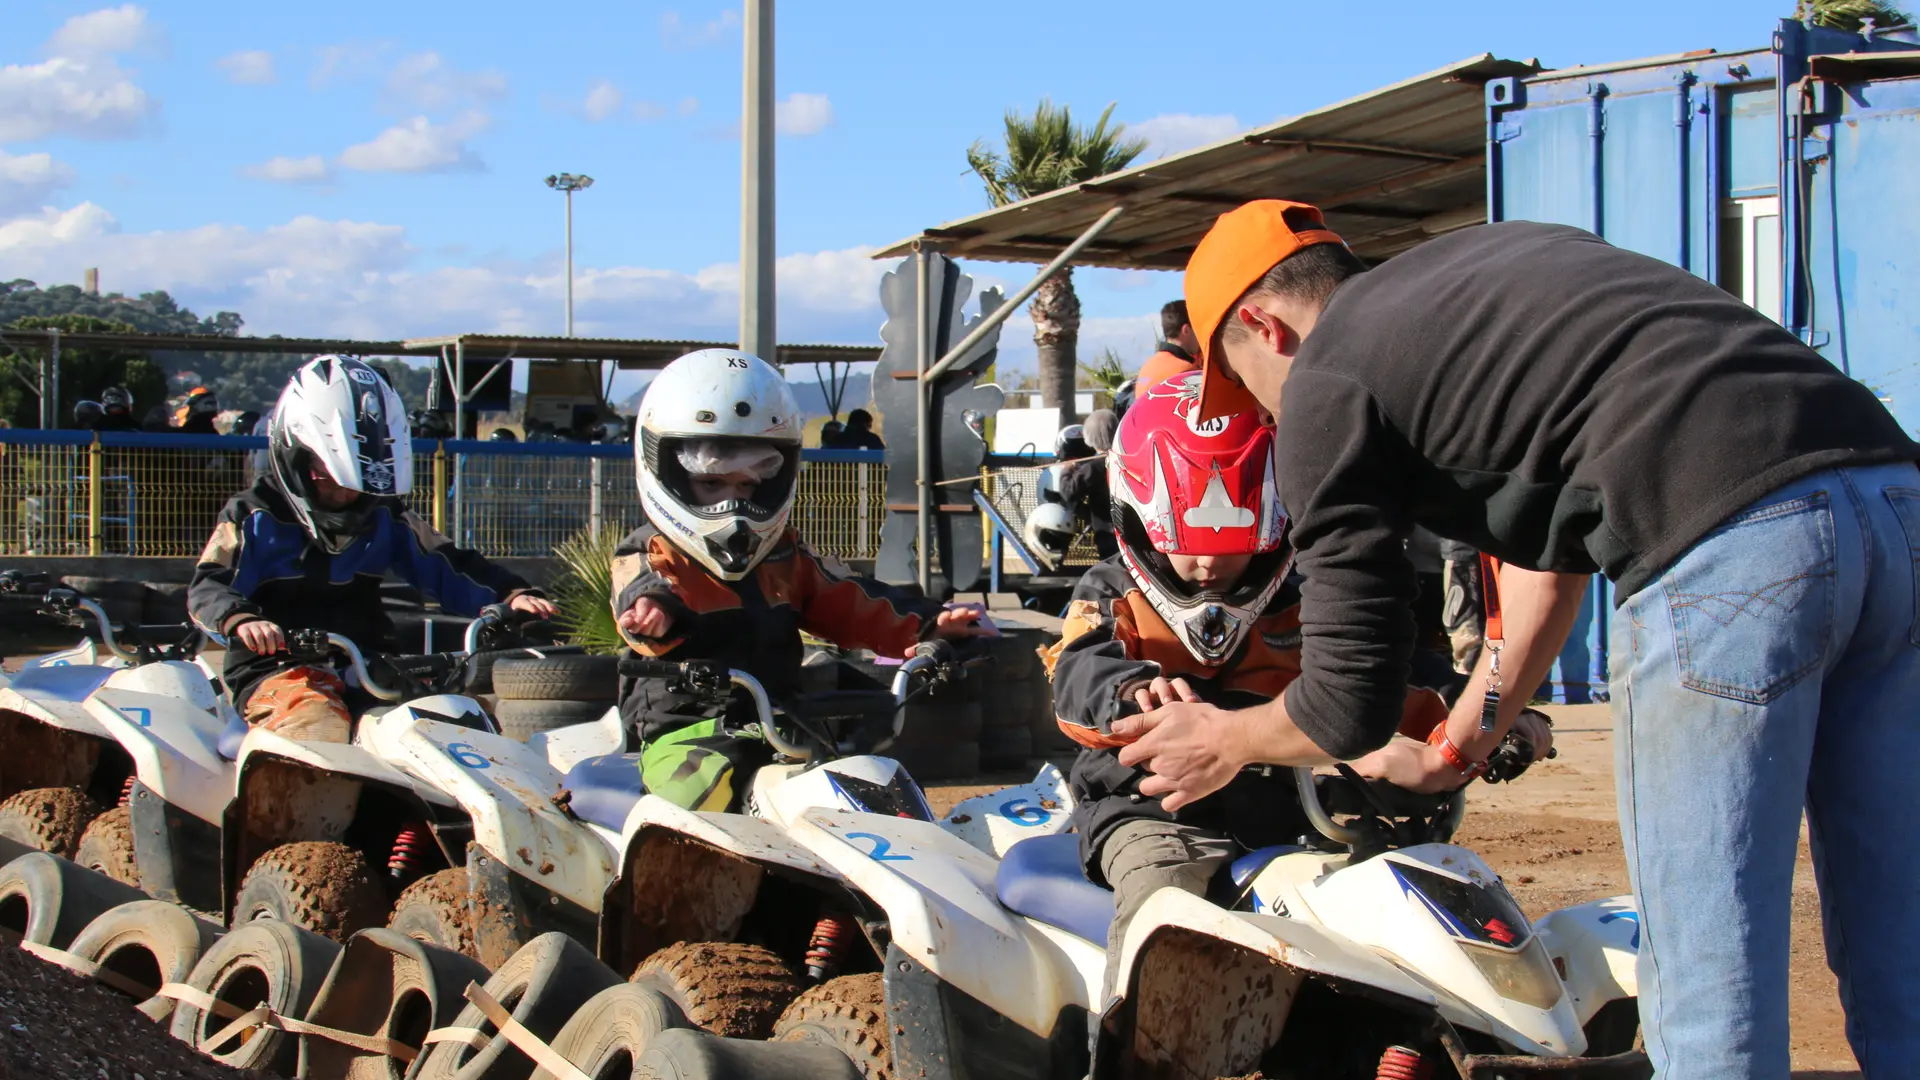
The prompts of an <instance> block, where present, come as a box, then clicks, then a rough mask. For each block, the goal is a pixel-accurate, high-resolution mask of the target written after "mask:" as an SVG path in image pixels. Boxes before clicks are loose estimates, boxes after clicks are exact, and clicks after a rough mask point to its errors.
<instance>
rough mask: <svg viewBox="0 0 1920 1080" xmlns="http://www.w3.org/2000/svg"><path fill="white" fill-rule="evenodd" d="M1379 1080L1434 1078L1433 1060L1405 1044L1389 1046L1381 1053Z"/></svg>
mask: <svg viewBox="0 0 1920 1080" xmlns="http://www.w3.org/2000/svg"><path fill="white" fill-rule="evenodd" d="M1374 1076H1375V1077H1376V1078H1377V1080H1433V1062H1431V1061H1428V1060H1427V1059H1426V1058H1425V1057H1423V1056H1421V1055H1420V1054H1417V1053H1415V1052H1414V1051H1412V1050H1409V1049H1407V1048H1406V1047H1404V1046H1389V1047H1387V1052H1386V1053H1384V1054H1381V1055H1380V1069H1379V1071H1378V1072H1376V1073H1375V1074H1374Z"/></svg>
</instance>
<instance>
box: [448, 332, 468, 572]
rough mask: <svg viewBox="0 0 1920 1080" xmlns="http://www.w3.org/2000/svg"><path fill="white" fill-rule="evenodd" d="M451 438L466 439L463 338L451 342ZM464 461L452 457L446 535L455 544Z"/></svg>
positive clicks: (461, 456) (462, 495)
mask: <svg viewBox="0 0 1920 1080" xmlns="http://www.w3.org/2000/svg"><path fill="white" fill-rule="evenodd" d="M453 437H454V438H456V439H464V438H466V437H467V343H466V340H465V339H464V338H455V339H454V342H453ZM466 459H467V455H465V454H455V455H453V528H452V530H450V531H449V532H448V533H447V535H448V536H451V537H453V542H454V543H456V544H458V543H460V542H461V540H460V526H461V525H462V524H463V522H464V519H463V518H462V517H461V515H460V511H461V510H462V509H463V507H462V505H461V504H462V503H463V501H464V500H465V498H466V491H465V490H464V489H465V486H466V485H464V484H462V483H461V482H460V475H461V472H462V469H461V465H462V464H463V463H464V462H465V461H466Z"/></svg>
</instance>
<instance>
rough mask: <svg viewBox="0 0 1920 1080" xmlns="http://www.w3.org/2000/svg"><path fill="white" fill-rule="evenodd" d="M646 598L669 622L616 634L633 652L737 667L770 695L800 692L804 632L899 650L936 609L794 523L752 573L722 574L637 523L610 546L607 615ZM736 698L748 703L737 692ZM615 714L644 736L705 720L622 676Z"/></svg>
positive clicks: (654, 687)
mask: <svg viewBox="0 0 1920 1080" xmlns="http://www.w3.org/2000/svg"><path fill="white" fill-rule="evenodd" d="M643 596H646V597H651V598H653V599H654V600H655V601H656V602H658V603H660V604H661V605H662V606H664V607H665V608H666V609H667V612H668V614H669V615H671V616H672V619H673V622H672V625H671V626H670V627H669V628H668V630H667V636H666V637H664V638H660V639H657V640H656V639H653V638H643V637H637V636H634V635H632V634H627V633H626V632H625V631H622V636H623V637H625V638H626V642H627V645H628V647H629V648H631V649H632V650H633V651H634V652H635V653H638V654H639V655H641V656H644V657H649V658H654V659H661V660H708V661H712V662H713V663H715V664H720V665H724V666H726V667H730V668H738V669H739V670H741V671H745V672H747V673H749V674H751V675H752V676H753V677H754V678H756V679H759V680H760V683H761V685H763V686H764V687H766V690H767V693H768V695H769V696H771V697H772V698H773V699H774V700H775V701H779V700H780V699H781V698H783V697H787V696H790V695H792V694H793V693H794V692H795V691H797V690H798V689H799V684H800V660H801V656H802V649H801V644H800V632H801V631H802V630H804V631H806V632H807V633H809V634H812V635H814V636H815V637H819V638H824V639H826V640H828V641H831V642H833V643H834V644H836V645H839V646H841V647H843V648H848V649H872V650H873V651H874V652H876V653H879V654H880V655H882V656H894V657H898V656H904V655H905V654H906V652H907V651H908V650H909V649H911V648H913V646H914V644H915V643H916V642H918V641H920V640H921V639H922V638H924V637H930V636H932V634H933V630H934V625H935V623H934V620H935V618H936V616H937V615H938V614H939V611H940V604H939V603H938V602H936V601H932V600H928V599H927V598H926V597H924V596H922V595H921V594H919V593H918V591H914V590H906V589H895V588H891V587H889V586H886V585H883V584H881V583H879V582H877V581H874V580H872V579H870V578H864V577H860V576H857V575H855V574H854V573H852V572H851V571H850V570H848V569H847V568H846V567H844V566H842V565H841V564H840V563H839V562H837V561H835V560H833V559H828V558H823V557H822V556H820V555H818V554H816V553H815V552H814V551H813V550H812V549H811V548H809V547H807V545H806V544H805V543H804V542H802V541H801V539H800V535H799V534H798V533H797V532H795V531H794V530H792V529H788V530H787V533H786V535H785V536H784V537H782V538H781V540H780V543H779V545H778V546H777V547H775V548H774V549H773V551H772V552H771V553H770V554H768V556H767V557H766V559H765V560H764V561H762V562H761V563H760V565H759V566H756V567H754V569H753V572H752V573H750V574H748V575H747V576H746V577H745V578H742V579H741V580H739V581H722V580H721V579H719V578H717V577H715V576H713V574H711V573H709V572H708V571H707V569H706V568H705V567H703V566H701V565H700V564H699V563H698V562H695V561H694V560H693V559H691V558H689V557H688V556H687V555H686V554H685V553H684V552H682V551H681V550H680V549H679V548H677V547H674V546H673V544H672V543H671V542H669V541H668V540H667V538H666V537H665V536H663V535H661V533H660V531H659V530H658V529H656V528H654V527H653V526H652V525H651V524H646V525H642V526H640V528H638V529H636V530H634V531H633V533H632V534H631V535H629V536H628V537H627V538H626V539H625V540H623V541H621V543H620V547H619V548H618V549H617V550H616V551H615V552H614V557H613V612H614V617H615V618H618V617H619V615H620V613H621V612H623V611H626V610H627V609H628V608H630V607H632V606H633V602H634V601H635V600H638V599H639V598H641V597H643ZM735 705H736V707H743V706H744V705H745V702H744V701H742V700H741V699H740V696H739V695H736V697H735ZM620 714H621V716H622V717H623V718H625V720H626V722H627V723H628V724H629V725H632V726H633V727H634V728H636V729H637V730H638V731H639V732H640V736H641V738H643V739H647V738H653V737H656V736H657V735H659V734H660V733H662V732H665V731H670V730H673V729H674V728H677V727H683V726H685V725H687V724H690V723H693V722H695V721H698V720H704V719H708V718H709V717H708V716H706V715H702V710H701V709H700V708H699V706H698V703H696V702H694V701H691V700H690V699H688V698H686V697H685V696H683V695H679V694H674V693H671V692H669V691H668V690H667V689H666V688H665V685H664V684H663V683H662V682H661V681H660V680H657V679H630V678H626V677H622V678H621V680H620ZM734 719H735V720H736V722H744V721H751V720H752V719H753V717H752V715H751V714H750V713H749V714H743V715H741V716H738V717H735V718H734Z"/></svg>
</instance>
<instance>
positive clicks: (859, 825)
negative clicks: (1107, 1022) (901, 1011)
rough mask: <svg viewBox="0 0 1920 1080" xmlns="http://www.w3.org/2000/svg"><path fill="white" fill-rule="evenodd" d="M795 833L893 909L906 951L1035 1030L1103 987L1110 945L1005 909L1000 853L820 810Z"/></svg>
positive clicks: (907, 825) (904, 825) (910, 827)
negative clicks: (998, 877)
mask: <svg viewBox="0 0 1920 1080" xmlns="http://www.w3.org/2000/svg"><path fill="white" fill-rule="evenodd" d="M791 835H792V836H793V838H794V839H795V840H796V841H798V842H799V843H800V844H802V845H803V846H805V847H806V848H807V849H808V850H809V851H811V852H813V853H814V854H815V855H816V856H818V857H819V859H820V860H821V861H822V862H825V863H827V864H828V865H830V866H832V867H833V868H834V869H835V870H837V871H839V872H840V873H841V874H842V875H843V876H845V877H846V878H847V880H848V881H850V882H852V884H853V885H854V887H855V888H857V889H858V890H859V891H860V892H861V893H863V894H865V895H866V896H867V897H868V898H869V899H871V900H872V901H873V902H874V903H875V904H877V905H879V907H880V908H882V909H883V910H884V911H885V912H886V914H887V922H888V926H889V929H890V931H891V933H892V936H893V944H894V945H895V946H897V947H898V948H899V949H900V950H901V951H902V952H904V953H905V954H906V955H908V956H910V957H912V958H913V959H914V960H916V961H918V962H919V963H920V964H922V965H923V966H925V967H926V968H927V969H928V970H929V971H931V972H932V973H933V974H934V975H935V976H936V977H938V978H939V979H940V980H941V981H943V982H946V983H949V984H951V985H952V986H954V987H955V988H956V989H958V990H960V991H962V992H963V993H966V994H970V995H972V996H973V997H975V998H977V999H979V1000H981V1001H983V1002H990V1003H992V1006H993V1008H994V1009H995V1011H997V1012H999V1013H1000V1014H1001V1015H1003V1016H1005V1017H1006V1018H1007V1019H1008V1020H1010V1021H1012V1022H1013V1023H1016V1024H1018V1025H1020V1026H1021V1027H1023V1028H1025V1029H1026V1030H1028V1031H1030V1032H1032V1033H1033V1034H1035V1035H1038V1036H1040V1037H1041V1038H1046V1037H1048V1036H1049V1035H1050V1034H1051V1033H1052V1031H1053V1028H1054V1024H1055V1021H1056V1020H1057V1018H1058V1017H1059V1015H1060V1013H1061V1011H1062V1010H1063V1009H1065V1008H1067V1007H1068V1006H1079V1007H1080V1008H1083V1009H1084V1008H1089V1007H1090V1003H1091V1002H1092V999H1093V996H1094V995H1095V994H1096V993H1098V992H1099V985H1100V976H1101V972H1102V968H1103V967H1104V965H1105V962H1106V957H1105V951H1104V946H1097V945H1094V944H1092V943H1089V942H1085V941H1081V940H1080V939H1078V938H1075V937H1072V936H1071V935H1068V934H1065V933H1063V932H1060V931H1056V930H1053V929H1052V928H1050V927H1042V926H1039V925H1038V924H1036V923H1033V922H1030V921H1028V920H1026V919H1023V918H1021V917H1019V916H1017V915H1014V914H1013V913H1011V912H1009V911H1008V910H1007V909H1006V908H1004V907H1002V906H1001V905H1000V902H999V898H998V894H997V892H996V891H995V887H994V874H995V871H996V870H997V869H998V863H997V861H996V860H995V859H993V858H992V857H991V856H989V855H987V854H985V853H984V852H982V851H980V850H979V849H977V848H975V847H973V846H972V845H970V844H968V843H966V842H965V841H962V840H961V839H959V838H958V837H956V836H954V835H953V834H952V833H949V832H947V831H946V830H945V829H943V828H941V827H940V826H939V825H935V824H932V823H930V822H925V821H914V820H910V819H907V818H896V817H885V816H882V815H879V814H856V813H852V812H849V811H843V810H812V811H808V812H807V813H805V814H802V815H801V816H800V817H799V819H798V820H797V821H795V822H794V824H793V827H792V829H791Z"/></svg>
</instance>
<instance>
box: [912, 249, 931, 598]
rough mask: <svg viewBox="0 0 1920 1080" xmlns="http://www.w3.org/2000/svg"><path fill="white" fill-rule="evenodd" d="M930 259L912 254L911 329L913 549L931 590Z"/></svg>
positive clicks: (924, 582)
mask: <svg viewBox="0 0 1920 1080" xmlns="http://www.w3.org/2000/svg"><path fill="white" fill-rule="evenodd" d="M929 260H930V256H929V253H928V252H927V250H926V249H925V248H921V249H919V250H917V251H915V252H914V253H913V263H914V269H915V272H916V273H915V283H914V311H915V313H916V319H915V323H914V328H915V330H916V331H917V332H918V334H919V340H918V341H916V342H915V343H914V344H915V349H914V370H915V371H917V372H919V374H920V377H919V379H917V380H915V382H914V390H915V393H914V412H915V424H914V436H913V437H914V440H915V448H914V449H915V453H914V467H915V468H916V469H917V470H918V471H919V476H918V478H917V479H918V481H919V488H918V490H917V492H916V494H917V495H918V496H919V504H920V506H919V513H918V514H917V515H916V517H915V526H916V532H915V537H916V539H915V543H914V547H915V549H916V550H917V552H918V554H919V560H920V561H919V578H920V588H921V589H922V590H923V591H926V592H931V591H932V590H933V550H932V549H933V460H932V459H933V431H932V423H931V414H932V412H933V393H932V391H933V382H932V380H931V379H930V378H929V374H930V373H929V372H928V370H927V366H928V364H929V363H930V362H931V361H932V359H933V325H932V323H933V315H932V309H933V296H932V292H933V278H932V274H931V269H932V268H931V265H930V261H929Z"/></svg>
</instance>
